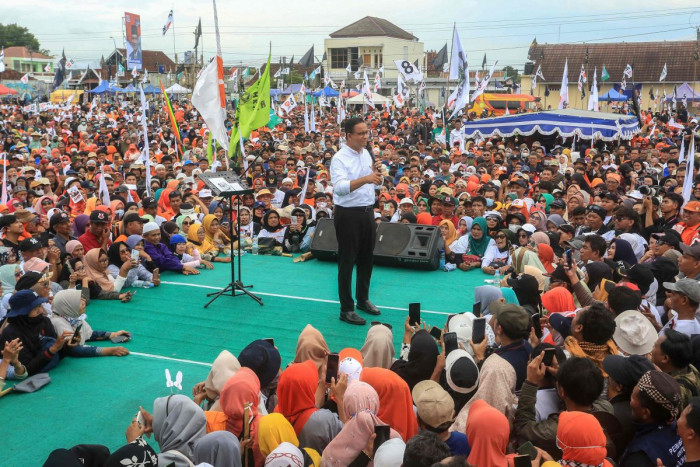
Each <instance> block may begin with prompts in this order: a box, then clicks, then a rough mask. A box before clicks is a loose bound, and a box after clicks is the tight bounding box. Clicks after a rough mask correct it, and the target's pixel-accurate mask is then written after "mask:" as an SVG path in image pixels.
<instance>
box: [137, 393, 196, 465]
mask: <svg viewBox="0 0 700 467" xmlns="http://www.w3.org/2000/svg"><path fill="white" fill-rule="evenodd" d="M141 412H142V413H143V416H144V418H145V419H146V424H147V425H148V423H149V420H150V421H151V423H152V427H153V436H154V437H155V439H156V442H157V443H158V446H159V447H160V453H159V454H158V464H159V465H172V466H174V467H189V466H191V465H192V462H193V461H194V451H193V449H194V444H195V443H196V442H197V440H199V439H200V438H202V437H203V436H204V435H205V434H206V425H207V419H206V417H205V416H204V412H202V409H200V408H199V407H198V406H197V404H195V403H194V402H193V401H192V399H190V398H188V397H187V396H184V395H182V394H171V395H169V396H167V397H159V398H158V399H156V400H155V401H153V415H150V414H149V413H148V412H146V411H145V410H144V409H141Z"/></svg>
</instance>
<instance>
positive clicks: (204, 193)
mask: <svg viewBox="0 0 700 467" xmlns="http://www.w3.org/2000/svg"><path fill="white" fill-rule="evenodd" d="M197 196H199V197H200V198H211V197H212V194H211V190H210V189H208V188H203V189H201V190H199V193H198V194H197Z"/></svg>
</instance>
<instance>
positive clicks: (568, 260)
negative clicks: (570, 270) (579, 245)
mask: <svg viewBox="0 0 700 467" xmlns="http://www.w3.org/2000/svg"><path fill="white" fill-rule="evenodd" d="M566 264H567V265H568V266H569V267H572V265H573V264H574V258H573V254H572V253H571V248H569V249H568V250H566Z"/></svg>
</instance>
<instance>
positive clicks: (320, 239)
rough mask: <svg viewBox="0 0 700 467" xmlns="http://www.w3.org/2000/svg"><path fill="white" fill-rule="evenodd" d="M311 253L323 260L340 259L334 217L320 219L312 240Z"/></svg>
mask: <svg viewBox="0 0 700 467" xmlns="http://www.w3.org/2000/svg"><path fill="white" fill-rule="evenodd" d="M311 253H313V254H314V257H315V258H316V259H319V260H322V261H337V260H338V240H337V239H336V238H335V224H334V223H333V219H328V218H323V219H319V221H318V224H317V225H316V230H315V231H314V238H313V239H312V240H311Z"/></svg>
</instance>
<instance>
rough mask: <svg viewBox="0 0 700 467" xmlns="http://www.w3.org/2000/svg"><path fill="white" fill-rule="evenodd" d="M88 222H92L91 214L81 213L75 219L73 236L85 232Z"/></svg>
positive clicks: (77, 236) (78, 235) (76, 236)
mask: <svg viewBox="0 0 700 467" xmlns="http://www.w3.org/2000/svg"><path fill="white" fill-rule="evenodd" d="M88 222H90V216H88V215H87V214H80V215H78V216H77V217H76V218H75V219H74V220H73V236H74V237H75V238H79V237H80V236H81V235H82V234H84V233H85V229H86V228H87V225H88Z"/></svg>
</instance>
